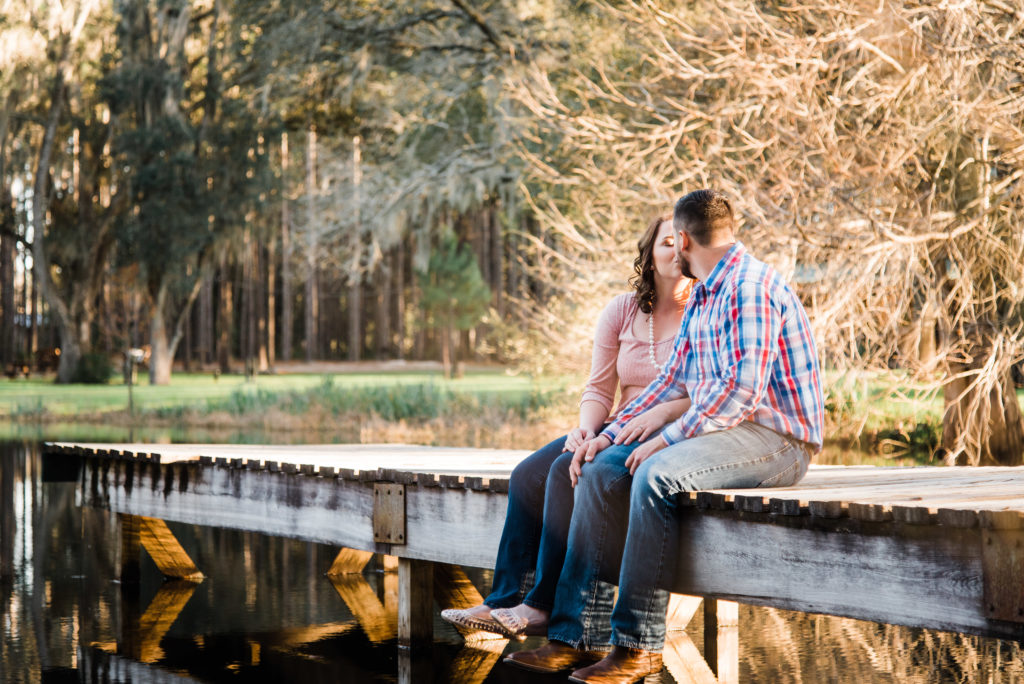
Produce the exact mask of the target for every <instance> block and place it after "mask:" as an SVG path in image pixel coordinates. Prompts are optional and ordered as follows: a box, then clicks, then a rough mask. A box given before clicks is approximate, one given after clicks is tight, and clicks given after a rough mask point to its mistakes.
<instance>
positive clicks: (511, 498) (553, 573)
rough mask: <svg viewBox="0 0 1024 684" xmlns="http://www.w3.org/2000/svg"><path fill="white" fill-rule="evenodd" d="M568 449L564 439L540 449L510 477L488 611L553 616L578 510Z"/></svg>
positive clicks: (604, 586)
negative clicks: (525, 609) (522, 608)
mask: <svg viewBox="0 0 1024 684" xmlns="http://www.w3.org/2000/svg"><path fill="white" fill-rule="evenodd" d="M564 446H565V437H559V438H558V439H556V440H555V441H553V442H551V443H550V444H547V445H546V446H543V447H541V448H540V449H538V450H537V451H535V452H533V453H532V454H530V455H529V456H527V457H526V458H525V459H523V460H522V461H520V463H519V465H517V466H516V467H515V469H513V471H512V474H511V476H510V477H509V485H508V509H507V512H506V514H505V526H504V528H503V529H502V532H501V541H500V542H499V543H498V558H497V561H496V562H495V566H494V581H493V582H492V585H491V593H490V594H489V595H488V596H487V598H486V599H484V603H486V604H487V605H489V606H493V607H495V608H511V607H513V606H517V605H519V604H520V603H525V604H526V605H528V606H532V607H533V608H537V609H540V610H548V611H549V610H551V608H552V606H553V605H554V602H555V587H556V586H557V585H558V577H559V575H560V574H561V571H562V561H563V560H564V559H565V543H566V538H567V537H568V535H569V521H570V519H571V518H572V509H573V492H572V487H571V486H570V484H569V462H570V461H572V454H571V453H568V452H563V451H562V449H563V448H564ZM547 492H553V493H554V495H553V496H547V495H546V494H547ZM602 589H603V591H605V592H606V593H608V595H609V596H611V592H613V591H614V588H612V587H610V586H607V585H604V583H602Z"/></svg>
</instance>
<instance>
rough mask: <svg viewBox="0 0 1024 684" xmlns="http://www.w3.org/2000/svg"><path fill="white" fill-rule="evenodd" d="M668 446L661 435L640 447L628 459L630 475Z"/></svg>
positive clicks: (627, 464)
mask: <svg viewBox="0 0 1024 684" xmlns="http://www.w3.org/2000/svg"><path fill="white" fill-rule="evenodd" d="M667 446H668V442H666V441H665V439H664V438H663V437H662V436H661V435H658V436H657V437H655V438H654V439H652V440H651V441H649V442H647V443H646V444H641V445H640V446H638V447H637V448H636V449H635V450H634V451H633V453H631V454H630V455H629V458H627V459H626V467H627V468H629V474H630V475H634V474H635V473H636V469H637V468H639V467H640V464H641V463H643V462H644V461H646V460H647V459H649V458H650V457H651V456H653V455H654V454H656V453H658V452H659V451H661V450H662V449H664V448H665V447H667ZM574 460H575V459H574Z"/></svg>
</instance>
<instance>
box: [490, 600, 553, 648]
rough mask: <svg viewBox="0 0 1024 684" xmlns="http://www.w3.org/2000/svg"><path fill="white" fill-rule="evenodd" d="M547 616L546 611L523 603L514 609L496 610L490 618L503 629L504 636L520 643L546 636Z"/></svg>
mask: <svg viewBox="0 0 1024 684" xmlns="http://www.w3.org/2000/svg"><path fill="white" fill-rule="evenodd" d="M549 614H550V613H549V612H548V611H546V610H540V609H539V608H534V607H533V606H528V605H526V604H525V603H520V604H519V605H518V606H516V607H515V608H497V609H495V610H492V611H491V617H492V618H494V620H495V621H496V622H497V623H498V624H500V625H501V626H502V627H504V628H505V632H506V634H507V635H508V636H510V637H512V638H515V639H519V640H520V641H522V640H523V639H525V638H526V637H528V636H543V635H545V634H547V631H548V615H549Z"/></svg>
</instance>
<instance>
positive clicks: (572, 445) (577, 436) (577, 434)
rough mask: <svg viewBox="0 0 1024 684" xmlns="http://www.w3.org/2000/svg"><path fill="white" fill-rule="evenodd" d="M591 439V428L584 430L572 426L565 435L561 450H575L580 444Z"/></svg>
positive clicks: (592, 436)
mask: <svg viewBox="0 0 1024 684" xmlns="http://www.w3.org/2000/svg"><path fill="white" fill-rule="evenodd" d="M592 439H594V431H593V430H584V429H583V428H581V427H578V428H573V429H572V430H570V431H569V434H568V435H566V437H565V446H564V447H563V448H562V451H573V452H575V451H576V450H577V449H579V448H580V446H581V445H582V444H584V443H585V442H589V441H590V440H592Z"/></svg>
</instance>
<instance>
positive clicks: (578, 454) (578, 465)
mask: <svg viewBox="0 0 1024 684" xmlns="http://www.w3.org/2000/svg"><path fill="white" fill-rule="evenodd" d="M611 445H612V442H611V440H610V439H608V438H607V437H605V436H604V435H598V436H597V437H595V438H594V439H591V440H587V441H586V442H584V443H583V444H581V445H580V446H579V447H577V449H576V451H575V452H574V453H573V455H572V463H570V464H569V481H570V482H572V486H573V487H575V486H576V483H577V482H579V481H580V475H582V474H583V464H584V463H590V462H591V461H593V460H594V456H597V453H598V452H599V451H601V450H602V449H607V448H608V447H610V446H611Z"/></svg>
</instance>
